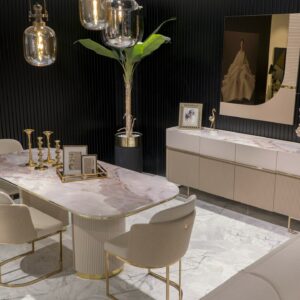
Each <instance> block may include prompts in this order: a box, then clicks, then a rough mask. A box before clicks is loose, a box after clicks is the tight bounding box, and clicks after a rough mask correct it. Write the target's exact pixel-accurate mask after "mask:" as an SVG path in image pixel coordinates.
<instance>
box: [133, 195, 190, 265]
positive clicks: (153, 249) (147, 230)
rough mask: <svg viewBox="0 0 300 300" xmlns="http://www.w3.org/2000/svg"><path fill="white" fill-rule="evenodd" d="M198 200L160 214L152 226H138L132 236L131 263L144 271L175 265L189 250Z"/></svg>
mask: <svg viewBox="0 0 300 300" xmlns="http://www.w3.org/2000/svg"><path fill="white" fill-rule="evenodd" d="M195 199H196V197H195V196H191V197H189V199H188V200H187V202H185V203H184V204H182V205H178V206H176V207H172V208H169V209H166V210H164V211H161V212H159V213H157V214H156V215H155V216H154V217H153V218H152V219H151V221H150V223H149V224H135V225H133V226H132V227H131V230H130V233H129V245H128V259H129V261H130V263H132V264H134V265H136V266H140V267H144V268H161V267H165V266H168V265H172V264H174V263H176V262H177V261H179V260H180V259H181V257H183V256H184V255H185V253H186V251H187V249H188V246H189V243H190V238H191V233H192V229H193V224H194V220H195V215H196V212H195Z"/></svg>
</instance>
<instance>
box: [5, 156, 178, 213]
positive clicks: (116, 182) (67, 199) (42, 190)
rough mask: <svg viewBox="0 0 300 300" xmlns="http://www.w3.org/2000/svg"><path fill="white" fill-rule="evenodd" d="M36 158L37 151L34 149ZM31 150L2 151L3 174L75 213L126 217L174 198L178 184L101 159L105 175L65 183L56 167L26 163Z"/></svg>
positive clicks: (41, 196)
mask: <svg viewBox="0 0 300 300" xmlns="http://www.w3.org/2000/svg"><path fill="white" fill-rule="evenodd" d="M34 157H35V158H36V151H34ZM27 160H28V152H27V151H23V152H21V153H14V154H7V155H0V177H1V178H3V179H5V180H7V181H9V182H11V183H13V184H15V185H17V186H18V187H20V188H21V189H23V190H25V191H27V192H29V193H32V194H34V195H36V196H38V197H40V198H42V199H44V200H46V201H49V202H52V203H54V204H57V205H58V206H60V207H63V208H65V209H66V210H68V211H71V212H72V213H74V214H77V215H80V216H84V217H88V218H94V219H109V218H115V217H124V216H128V215H132V214H135V213H137V212H139V211H142V210H145V209H148V208H150V207H152V206H155V205H158V204H160V203H163V202H165V201H167V200H171V199H173V198H174V197H176V196H177V195H178V193H179V190H178V187H177V186H176V185H175V184H173V183H171V182H168V181H167V180H166V179H165V178H163V177H160V176H154V175H153V176H152V175H146V174H141V173H137V172H134V171H130V170H127V169H123V168H120V167H117V166H114V165H111V164H107V163H104V162H101V164H102V166H103V167H104V168H105V169H106V170H107V171H108V177H107V178H105V179H95V180H87V181H78V182H72V183H62V182H61V181H60V179H59V178H58V176H57V175H56V172H55V169H54V168H49V169H48V170H46V171H36V170H33V169H32V168H28V167H25V166H24V165H25V163H26V162H27Z"/></svg>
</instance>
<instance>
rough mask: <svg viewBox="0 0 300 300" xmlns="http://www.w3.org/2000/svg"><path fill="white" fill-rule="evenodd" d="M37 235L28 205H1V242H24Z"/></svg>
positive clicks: (31, 239)
mask: <svg viewBox="0 0 300 300" xmlns="http://www.w3.org/2000/svg"><path fill="white" fill-rule="evenodd" d="M36 237H37V233H36V231H35V229H34V226H33V223H32V220H31V216H30V212H29V209H28V207H27V206H26V205H23V204H18V205H12V204H1V205H0V244H23V243H27V242H31V241H33V240H34V239H36Z"/></svg>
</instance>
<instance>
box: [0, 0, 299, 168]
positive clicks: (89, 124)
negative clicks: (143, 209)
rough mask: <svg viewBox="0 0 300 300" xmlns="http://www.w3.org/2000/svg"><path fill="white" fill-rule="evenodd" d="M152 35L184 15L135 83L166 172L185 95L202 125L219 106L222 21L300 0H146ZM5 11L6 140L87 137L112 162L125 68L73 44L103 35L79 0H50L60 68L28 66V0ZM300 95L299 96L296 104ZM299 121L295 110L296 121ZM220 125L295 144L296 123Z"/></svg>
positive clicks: (1, 110)
mask: <svg viewBox="0 0 300 300" xmlns="http://www.w3.org/2000/svg"><path fill="white" fill-rule="evenodd" d="M139 3H140V4H141V5H143V6H144V16H145V36H147V35H148V34H149V33H150V32H151V31H152V30H154V28H155V27H156V26H157V25H158V24H159V23H160V22H161V21H162V20H164V19H166V18H169V17H172V16H176V17H177V19H178V20H177V22H175V23H173V24H168V25H166V26H165V27H164V28H163V29H162V31H161V32H162V33H163V34H165V35H168V36H171V37H172V44H171V45H165V46H163V47H162V48H161V49H160V50H159V51H157V52H156V53H155V54H154V55H152V56H150V57H148V58H147V59H145V60H144V61H143V62H142V63H141V64H140V66H139V67H138V70H137V73H136V77H135V87H134V91H133V93H134V112H135V115H136V116H137V118H138V121H137V129H138V130H139V131H141V132H142V133H143V134H144V167H145V171H148V172H153V173H158V174H164V172H165V129H166V128H167V127H171V126H174V125H176V124H177V122H178V120H177V119H178V104H179V102H203V103H204V104H205V105H204V114H203V122H204V125H208V116H209V113H210V111H211V109H212V108H213V107H216V108H219V100H218V99H219V98H220V88H219V86H220V73H221V60H222V43H223V20H224V16H229V15H253V14H266V13H268V14H269V13H288V12H300V0H249V1H245V0H184V1H183V0H140V1H139ZM1 4H2V9H1V12H0V61H1V63H0V138H3V137H13V138H17V139H21V138H22V137H24V136H22V133H21V130H22V129H23V128H25V127H33V128H36V129H37V130H38V131H39V132H41V131H42V130H43V129H53V130H54V131H55V132H56V136H57V137H60V138H61V139H62V140H63V142H64V143H65V144H70V143H71V144H88V145H89V148H90V152H91V153H94V152H95V153H98V154H99V155H100V157H102V158H103V159H104V160H107V161H113V134H114V132H115V130H116V128H117V127H121V126H122V123H121V119H122V115H123V85H122V77H121V70H120V68H119V66H118V65H117V64H116V63H113V62H112V61H110V60H109V59H106V58H102V57H98V56H96V55H92V53H90V52H88V51H86V50H85V49H82V48H80V47H79V46H78V45H73V42H74V41H75V40H76V39H78V38H81V37H91V38H93V39H97V40H100V37H99V34H97V33H92V32H88V31H86V30H84V29H83V28H82V27H81V25H80V23H79V21H78V4H77V0H48V7H49V14H50V21H49V25H50V26H51V27H52V28H53V29H55V31H56V33H57V35H58V43H59V52H58V61H57V63H56V64H55V65H53V66H51V67H49V68H45V69H37V68H33V67H31V66H29V65H27V64H26V62H25V61H24V59H23V54H22V34H23V30H24V29H25V28H26V27H27V26H28V22H27V7H26V1H25V0H2V3H1ZM298 106H299V99H298V100H297V108H298ZM296 123H297V120H296V116H295V124H296ZM218 128H222V129H226V130H232V131H238V132H244V133H250V134H256V135H261V136H268V137H273V138H279V139H284V140H292V141H296V137H295V134H294V129H295V126H285V125H278V124H271V123H266V122H258V121H251V120H244V119H238V118H231V117H221V116H220V117H219V118H218Z"/></svg>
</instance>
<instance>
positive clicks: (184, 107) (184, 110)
mask: <svg viewBox="0 0 300 300" xmlns="http://www.w3.org/2000/svg"><path fill="white" fill-rule="evenodd" d="M202 110H203V104H202V103H180V106H179V124H178V127H179V128H181V129H200V128H201V124H202Z"/></svg>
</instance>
